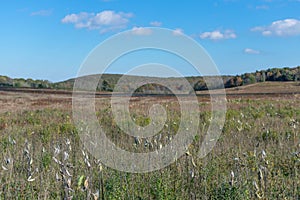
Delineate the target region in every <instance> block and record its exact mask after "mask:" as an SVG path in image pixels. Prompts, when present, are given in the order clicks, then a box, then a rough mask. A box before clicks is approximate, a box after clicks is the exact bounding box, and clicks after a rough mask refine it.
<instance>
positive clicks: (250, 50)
mask: <svg viewBox="0 0 300 200" xmlns="http://www.w3.org/2000/svg"><path fill="white" fill-rule="evenodd" d="M244 53H245V54H260V51H258V50H254V49H250V48H246V49H244Z"/></svg>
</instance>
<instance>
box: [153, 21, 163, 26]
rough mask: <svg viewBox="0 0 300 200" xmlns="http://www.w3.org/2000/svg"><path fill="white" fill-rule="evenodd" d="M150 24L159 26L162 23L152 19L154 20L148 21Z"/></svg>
mask: <svg viewBox="0 0 300 200" xmlns="http://www.w3.org/2000/svg"><path fill="white" fill-rule="evenodd" d="M150 25H151V26H157V27H158V26H161V25H162V23H161V22H158V21H154V22H150Z"/></svg>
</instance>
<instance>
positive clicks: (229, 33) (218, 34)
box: [200, 30, 237, 40]
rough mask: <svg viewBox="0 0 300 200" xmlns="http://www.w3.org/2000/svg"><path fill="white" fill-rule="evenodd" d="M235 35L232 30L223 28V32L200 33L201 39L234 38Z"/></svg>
mask: <svg viewBox="0 0 300 200" xmlns="http://www.w3.org/2000/svg"><path fill="white" fill-rule="evenodd" d="M236 37H237V35H236V34H235V33H234V31H232V30H225V31H224V32H223V33H222V32H221V31H218V30H216V31H212V32H204V33H202V34H200V38H201V39H210V40H224V39H235V38H236Z"/></svg>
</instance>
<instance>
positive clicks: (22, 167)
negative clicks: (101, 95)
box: [0, 100, 300, 199]
mask: <svg viewBox="0 0 300 200" xmlns="http://www.w3.org/2000/svg"><path fill="white" fill-rule="evenodd" d="M299 103H300V102H299V101H295V100H290V101H284V102H280V101H276V100H260V101H256V100H231V101H229V104H228V111H227V115H226V123H225V126H224V129H223V133H222V135H221V137H220V139H219V141H218V143H217V145H216V146H215V148H214V149H213V151H212V152H211V153H210V154H209V155H208V156H207V157H205V158H204V159H199V158H197V154H198V151H199V144H201V138H202V136H203V134H204V133H205V131H206V130H207V127H208V124H209V118H210V113H209V112H208V111H203V112H201V114H200V119H201V125H200V127H199V136H197V137H196V138H195V140H194V143H193V144H192V145H191V146H190V148H189V152H190V154H191V155H184V156H183V157H181V158H180V159H178V160H177V161H176V162H174V163H173V164H171V165H170V166H168V167H166V168H164V169H161V170H159V171H155V172H150V173H145V174H131V173H124V172H119V171H116V170H113V169H110V168H108V167H105V166H103V164H101V162H100V161H98V160H96V159H94V158H93V157H92V155H90V154H89V153H88V152H87V151H86V150H85V149H84V147H83V145H82V143H81V141H80V138H79V135H78V132H77V130H76V128H75V126H74V124H73V121H72V113H71V112H66V111H62V110H59V109H43V110H37V111H30V110H28V111H22V112H7V113H3V114H0V127H1V128H0V142H1V145H0V152H1V153H0V162H1V163H0V165H2V169H0V186H1V187H0V199H61V198H65V197H70V196H72V197H73V199H86V198H91V199H93V198H94V194H95V193H97V192H99V199H258V198H261V199H300V175H299V174H300V158H299V154H298V155H295V152H299V151H300V136H299V135H300V134H299V130H300V129H299V126H300V124H299V122H300V107H299ZM105 105H106V106H105ZM168 105H169V106H168V120H167V122H166V123H167V126H165V128H164V129H163V130H162V132H161V135H162V138H163V139H164V138H166V137H168V136H170V135H172V134H174V133H175V132H176V130H177V129H178V121H179V119H180V113H179V112H178V111H177V110H178V109H176V108H177V106H178V105H177V104H176V103H169V104H168ZM144 109H145V110H144V111H145V112H144V113H147V112H146V111H147V108H146V107H145V108H144ZM131 112H132V113H131V115H132V117H134V118H136V120H137V123H138V124H140V125H147V124H148V123H149V118H147V116H146V115H145V114H144V115H143V114H142V113H143V112H142V111H141V110H137V109H131ZM97 116H98V119H99V122H101V124H102V125H103V128H104V130H105V131H106V133H107V135H108V137H109V138H110V139H111V140H112V141H114V142H115V143H116V144H117V145H118V146H120V147H122V148H125V149H126V150H130V151H135V152H148V151H153V150H154V149H155V148H158V147H157V146H155V145H154V147H152V148H145V147H144V141H142V142H141V144H139V145H135V140H134V138H132V137H130V136H128V135H126V134H125V133H122V131H121V130H120V129H119V128H118V127H117V125H116V123H115V122H114V120H112V113H111V111H110V109H109V107H108V104H104V105H103V106H102V107H101V109H99V110H98V111H97ZM124 123H126V121H124ZM163 139H162V140H161V143H162V144H163V145H165V144H166V142H165V141H164V140H163ZM55 149H60V151H57V150H55ZM263 152H266V156H263ZM66 155H67V156H66ZM53 157H54V158H55V159H56V160H55V159H53ZM8 159H9V160H10V161H9V162H8V161H7V160H8ZM55 161H57V162H58V163H60V162H61V163H62V164H63V165H62V164H58V163H56V162H55ZM231 172H233V173H234V178H233V177H232V176H231ZM69 175H71V176H69ZM68 184H69V185H68Z"/></svg>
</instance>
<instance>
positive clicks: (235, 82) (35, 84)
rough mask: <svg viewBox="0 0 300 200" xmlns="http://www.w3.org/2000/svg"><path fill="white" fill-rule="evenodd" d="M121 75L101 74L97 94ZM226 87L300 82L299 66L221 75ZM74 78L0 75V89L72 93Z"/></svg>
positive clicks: (148, 88)
mask: <svg viewBox="0 0 300 200" xmlns="http://www.w3.org/2000/svg"><path fill="white" fill-rule="evenodd" d="M122 76H123V75H120V74H103V75H102V76H101V80H100V81H99V84H98V87H97V90H98V91H108V92H109V91H112V90H113V89H114V87H115V85H116V84H117V83H118V81H119V79H120V78H121V77H122ZM98 77H99V76H98V75H89V76H86V77H80V78H83V79H87V80H95V81H96V80H97V79H98ZM123 78H124V79H125V80H127V81H128V82H132V81H143V82H147V81H150V80H151V81H152V82H158V81H159V80H161V79H164V82H167V83H168V84H172V85H173V86H175V87H176V88H177V89H179V90H183V91H186V89H187V88H184V86H183V85H182V84H181V83H180V81H179V79H178V78H154V77H143V76H128V75H124V77H123ZM186 79H187V81H188V82H189V83H190V84H191V85H192V86H193V88H194V90H195V91H201V90H207V85H206V83H205V81H204V78H203V77H196V76H195V77H186ZM222 79H223V83H224V86H225V88H233V87H238V86H245V85H250V84H254V83H258V82H265V81H278V82H279V81H280V82H282V81H300V66H298V67H294V68H287V67H285V68H270V69H267V70H260V71H256V72H252V73H244V74H241V75H236V76H222ZM74 82H75V79H74V78H73V79H69V80H66V81H62V82H57V83H52V82H50V81H47V80H33V79H23V78H17V79H12V78H10V77H7V76H0V87H12V88H32V89H58V90H72V88H73V85H74ZM129 87H130V85H127V84H126V81H125V82H124V84H123V85H122V88H121V90H122V89H123V90H126V89H128V88H129ZM220 87H221V86H220V85H214V86H213V88H216V89H217V88H220ZM137 92H142V93H143V92H144V93H153V92H164V93H166V92H169V90H168V89H167V88H166V87H164V86H162V85H159V84H155V83H154V84H146V85H144V86H142V87H140V88H139V89H138V90H137Z"/></svg>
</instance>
